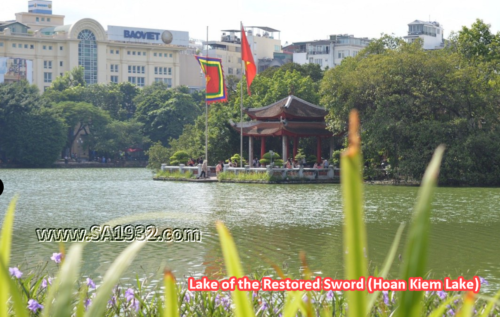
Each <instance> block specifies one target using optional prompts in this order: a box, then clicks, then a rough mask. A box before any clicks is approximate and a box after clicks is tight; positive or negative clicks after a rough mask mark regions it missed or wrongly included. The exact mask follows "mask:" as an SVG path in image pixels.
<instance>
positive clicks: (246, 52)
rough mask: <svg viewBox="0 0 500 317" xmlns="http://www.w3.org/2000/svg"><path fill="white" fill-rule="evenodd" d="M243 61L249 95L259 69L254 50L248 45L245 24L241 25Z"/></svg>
mask: <svg viewBox="0 0 500 317" xmlns="http://www.w3.org/2000/svg"><path fill="white" fill-rule="evenodd" d="M241 60H242V61H243V62H244V63H245V75H246V77H247V91H248V95H251V93H250V85H251V84H252V81H253V79H254V78H255V75H256V74H257V67H256V66H255V62H254V60H253V55H252V50H251V49H250V45H248V41H247V36H246V34H245V29H244V28H243V23H241Z"/></svg>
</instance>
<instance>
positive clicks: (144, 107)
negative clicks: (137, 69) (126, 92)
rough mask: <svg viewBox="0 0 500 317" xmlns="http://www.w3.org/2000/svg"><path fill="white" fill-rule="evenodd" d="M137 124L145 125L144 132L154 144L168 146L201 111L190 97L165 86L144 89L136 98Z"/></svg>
mask: <svg viewBox="0 0 500 317" xmlns="http://www.w3.org/2000/svg"><path fill="white" fill-rule="evenodd" d="M135 101H136V103H137V112H136V118H137V121H139V122H141V123H143V124H144V127H143V132H144V134H145V135H146V136H148V137H149V138H150V139H151V140H152V141H153V142H156V141H161V142H162V143H163V144H168V141H169V139H170V138H177V137H179V135H180V134H181V133H182V130H183V128H184V126H185V125H186V124H190V123H193V122H194V120H195V119H196V117H197V116H198V115H199V114H200V112H201V111H200V108H199V107H198V105H197V104H196V102H195V101H194V100H193V98H192V97H191V95H190V94H188V93H185V92H182V91H181V90H179V89H167V86H166V85H165V84H164V83H155V84H153V85H151V86H149V87H146V88H144V89H143V90H142V91H141V93H140V95H138V96H137V98H136V100H135Z"/></svg>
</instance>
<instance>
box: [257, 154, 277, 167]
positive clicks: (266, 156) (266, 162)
mask: <svg viewBox="0 0 500 317" xmlns="http://www.w3.org/2000/svg"><path fill="white" fill-rule="evenodd" d="M280 159H281V156H280V155H279V154H278V153H276V152H273V162H274V165H278V164H281V165H279V166H283V160H280ZM259 162H260V164H263V165H269V164H271V152H267V153H266V154H264V156H263V157H262V159H261V160H259Z"/></svg>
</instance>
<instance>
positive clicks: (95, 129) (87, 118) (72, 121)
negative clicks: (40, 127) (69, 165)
mask: <svg viewBox="0 0 500 317" xmlns="http://www.w3.org/2000/svg"><path fill="white" fill-rule="evenodd" d="M51 112H52V113H53V114H55V115H57V116H59V117H60V118H62V119H63V120H64V123H65V124H66V128H67V141H66V151H68V152H69V150H70V149H71V146H72V145H73V143H74V142H75V139H76V138H77V137H78V136H79V135H80V134H83V135H84V136H88V135H89V134H90V133H92V138H84V141H85V145H86V146H89V147H92V146H94V145H95V140H96V139H98V138H99V136H100V135H102V134H103V132H104V129H105V127H106V125H107V124H108V122H110V120H111V118H110V117H109V114H108V113H107V112H106V111H104V110H102V109H99V108H97V107H94V106H93V105H91V104H89V103H86V102H72V101H66V102H60V103H58V104H55V105H54V106H53V108H52V109H51ZM68 152H67V153H68Z"/></svg>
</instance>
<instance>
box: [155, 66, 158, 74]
mask: <svg viewBox="0 0 500 317" xmlns="http://www.w3.org/2000/svg"><path fill="white" fill-rule="evenodd" d="M155 75H158V67H155Z"/></svg>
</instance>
